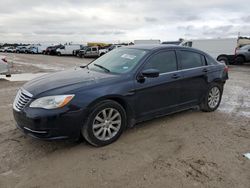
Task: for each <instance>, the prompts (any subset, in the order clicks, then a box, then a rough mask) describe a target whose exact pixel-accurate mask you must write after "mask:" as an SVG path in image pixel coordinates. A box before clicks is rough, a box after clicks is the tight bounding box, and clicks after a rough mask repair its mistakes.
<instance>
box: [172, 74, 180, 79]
mask: <svg viewBox="0 0 250 188" xmlns="http://www.w3.org/2000/svg"><path fill="white" fill-rule="evenodd" d="M172 78H173V79H178V78H180V75H178V74H173V76H172Z"/></svg>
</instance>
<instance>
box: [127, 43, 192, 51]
mask: <svg viewBox="0 0 250 188" xmlns="http://www.w3.org/2000/svg"><path fill="white" fill-rule="evenodd" d="M127 48H134V49H141V50H159V49H166V48H180V49H181V48H186V47H182V46H178V45H171V44H138V45H137V44H136V45H131V46H127ZM189 49H190V48H189Z"/></svg>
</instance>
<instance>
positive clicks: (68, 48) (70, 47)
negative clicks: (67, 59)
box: [56, 44, 82, 55]
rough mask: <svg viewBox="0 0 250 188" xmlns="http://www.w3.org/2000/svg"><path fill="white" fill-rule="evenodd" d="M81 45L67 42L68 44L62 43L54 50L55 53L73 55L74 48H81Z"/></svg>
mask: <svg viewBox="0 0 250 188" xmlns="http://www.w3.org/2000/svg"><path fill="white" fill-rule="evenodd" d="M81 47H82V45H80V44H69V45H64V46H62V47H61V48H58V49H57V50H56V52H57V55H73V51H74V50H79V49H81Z"/></svg>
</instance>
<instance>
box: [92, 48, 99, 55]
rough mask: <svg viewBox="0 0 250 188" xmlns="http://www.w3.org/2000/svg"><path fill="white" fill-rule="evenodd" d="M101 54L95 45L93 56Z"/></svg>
mask: <svg viewBox="0 0 250 188" xmlns="http://www.w3.org/2000/svg"><path fill="white" fill-rule="evenodd" d="M98 55H99V54H98V49H97V48H96V47H94V48H92V56H93V57H96V56H98Z"/></svg>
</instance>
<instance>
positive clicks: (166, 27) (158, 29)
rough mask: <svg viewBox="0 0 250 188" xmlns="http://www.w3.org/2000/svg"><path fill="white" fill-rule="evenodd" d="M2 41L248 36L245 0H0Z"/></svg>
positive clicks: (249, 12)
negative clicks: (239, 34)
mask: <svg viewBox="0 0 250 188" xmlns="http://www.w3.org/2000/svg"><path fill="white" fill-rule="evenodd" d="M0 4H1V6H0V42H49V43H56V42H70V41H72V42H77V43H79V42H81V43H83V42H91V41H102V42H119V41H121V42H123V41H133V40H135V39H160V40H161V41H166V40H178V39H179V38H186V39H194V38H214V37H215V38H218V37H237V35H238V32H240V33H241V35H244V36H249V35H250V6H249V1H247V0H237V1H236V0H206V1H203V0H158V1H157V0H141V1H139V0H40V1H36V0H8V1H6V0H0Z"/></svg>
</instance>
